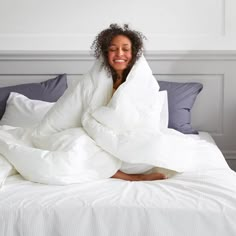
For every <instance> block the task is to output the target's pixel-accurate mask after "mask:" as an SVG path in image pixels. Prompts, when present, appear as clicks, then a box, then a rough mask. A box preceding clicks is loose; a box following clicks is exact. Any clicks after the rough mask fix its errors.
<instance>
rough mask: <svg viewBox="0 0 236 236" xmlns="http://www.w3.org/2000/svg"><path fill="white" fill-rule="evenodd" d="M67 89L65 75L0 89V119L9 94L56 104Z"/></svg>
mask: <svg viewBox="0 0 236 236" xmlns="http://www.w3.org/2000/svg"><path fill="white" fill-rule="evenodd" d="M66 89H67V76H66V74H62V75H58V76H57V77H56V78H53V79H49V80H46V81H43V82H40V83H28V84H19V85H13V86H8V87H0V119H1V118H2V116H3V114H4V112H5V108H6V102H7V99H8V97H9V94H10V93H11V92H16V93H20V94H23V95H25V96H26V97H28V98H30V99H33V100H42V101H46V102H56V101H57V100H58V99H59V98H60V97H61V96H62V94H63V93H64V91H65V90H66Z"/></svg>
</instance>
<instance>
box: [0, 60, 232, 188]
mask: <svg viewBox="0 0 236 236" xmlns="http://www.w3.org/2000/svg"><path fill="white" fill-rule="evenodd" d="M112 85H113V81H112V78H111V77H110V76H108V74H107V72H106V71H105V69H104V68H103V66H102V63H101V61H100V60H98V61H96V63H95V64H94V66H93V68H92V69H91V70H90V72H89V73H88V74H86V75H85V76H84V78H83V79H82V80H80V81H79V82H78V83H77V85H76V86H74V87H73V89H70V90H68V91H67V92H66V93H65V94H64V95H63V96H62V97H61V98H60V99H59V101H58V102H57V103H56V104H55V105H54V107H53V108H52V109H51V110H50V111H49V112H48V114H47V115H46V116H45V118H44V119H43V120H42V122H41V123H40V124H39V126H38V127H37V128H36V129H35V130H26V129H22V128H12V127H4V126H3V127H1V130H0V153H1V154H2V155H3V156H4V157H5V158H6V159H7V160H8V161H9V162H10V163H11V164H12V165H13V166H14V167H15V168H16V170H17V171H18V172H19V173H20V174H21V175H22V176H23V177H24V178H26V179H28V180H30V181H34V182H39V183H46V184H71V183H80V182H86V181H92V180H97V179H102V178H109V177H111V176H112V175H113V174H115V173H116V171H117V170H119V169H120V168H122V165H123V163H125V164H126V166H127V163H128V164H129V165H131V166H132V165H136V164H137V165H143V166H144V168H143V170H144V169H145V168H146V167H147V166H148V167H149V168H150V167H154V166H157V167H162V168H167V169H171V170H174V171H179V172H186V171H196V170H202V169H215V168H228V166H227V164H226V162H225V160H224V158H223V156H222V154H221V152H220V151H219V149H218V148H217V147H216V146H215V145H211V144H209V143H207V142H204V141H196V140H194V139H192V138H190V137H187V136H186V135H183V134H181V133H179V132H177V131H174V130H170V129H167V127H166V124H167V122H166V120H163V118H162V115H161V114H162V111H163V106H164V103H165V100H164V94H163V92H159V91H158V90H159V86H158V83H157V82H156V79H155V78H154V77H153V75H152V71H151V69H150V68H149V66H148V64H147V62H146V60H145V58H144V57H143V56H142V57H141V58H140V59H139V60H138V61H137V63H136V64H135V65H134V66H133V68H132V70H131V72H130V73H129V75H128V77H127V79H126V82H125V83H123V84H122V85H121V86H119V88H118V89H117V91H116V92H115V93H114V95H113V96H112ZM163 124H165V127H164V125H163ZM128 169H129V168H128ZM131 169H132V168H131ZM141 169H142V168H141Z"/></svg>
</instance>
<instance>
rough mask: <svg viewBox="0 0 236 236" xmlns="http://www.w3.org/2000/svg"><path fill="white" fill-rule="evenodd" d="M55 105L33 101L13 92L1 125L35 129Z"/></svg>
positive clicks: (0, 121)
mask: <svg viewBox="0 0 236 236" xmlns="http://www.w3.org/2000/svg"><path fill="white" fill-rule="evenodd" d="M53 105H54V103H50V102H45V101H40V100H31V99H29V98H27V97H26V96H24V95H22V94H19V93H15V92H11V93H10V95H9V97H8V99H7V104H6V110H5V113H4V115H3V117H2V119H1V120H0V125H9V126H15V127H25V128H29V127H34V126H36V125H37V124H38V123H39V122H40V121H41V120H42V118H43V117H44V116H45V114H46V113H47V112H48V110H49V109H51V108H52V106H53Z"/></svg>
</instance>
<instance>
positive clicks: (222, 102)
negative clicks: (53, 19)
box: [0, 51, 236, 163]
mask: <svg viewBox="0 0 236 236" xmlns="http://www.w3.org/2000/svg"><path fill="white" fill-rule="evenodd" d="M145 56H146V58H147V60H148V62H149V65H150V66H151V68H152V71H153V74H154V75H155V76H156V78H157V79H158V80H166V81H177V82H189V81H192V82H201V83H202V84H203V86H204V88H203V90H202V92H201V93H200V94H199V96H198V98H197V100H196V102H195V105H194V107H193V111H192V123H193V126H194V127H195V128H196V129H198V130H200V131H207V132H209V133H210V134H211V135H212V136H213V138H214V139H215V141H216V143H217V145H218V146H219V147H220V149H221V150H222V152H223V154H224V155H225V157H226V158H227V159H228V160H229V162H232V163H233V162H234V161H235V162H236V128H235V127H236V95H235V89H236V53H235V52H234V51H197V52H193V51H192V52H179V51H178V52H176V51H172V52H171V51H168V52H163V51H162V52H147V53H146V54H145ZM93 61H94V58H93V56H91V54H90V53H89V52H81V51H80V52H60V51H57V52H55V51H52V52H42V51H40V52H34V51H20V52H18V51H17V52H9V51H7V52H3V51H2V52H0V86H1V87H3V86H7V85H13V84H20V83H28V82H32V81H37V82H38V81H42V80H46V79H48V78H52V76H54V75H57V74H62V73H67V75H68V79H69V80H74V79H79V78H81V75H83V74H84V73H86V72H87V71H88V70H89V68H90V67H91V65H92V63H93Z"/></svg>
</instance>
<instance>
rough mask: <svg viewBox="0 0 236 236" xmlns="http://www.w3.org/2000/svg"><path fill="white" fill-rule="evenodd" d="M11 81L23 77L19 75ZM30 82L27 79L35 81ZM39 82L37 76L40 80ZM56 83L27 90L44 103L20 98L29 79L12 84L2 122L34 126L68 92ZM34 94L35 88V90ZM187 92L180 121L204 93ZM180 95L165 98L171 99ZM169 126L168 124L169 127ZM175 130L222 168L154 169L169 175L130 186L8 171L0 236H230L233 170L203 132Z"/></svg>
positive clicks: (235, 189) (235, 185)
mask: <svg viewBox="0 0 236 236" xmlns="http://www.w3.org/2000/svg"><path fill="white" fill-rule="evenodd" d="M15 77H19V78H21V76H20V75H17V76H14V78H15ZM35 77H37V76H35V75H34V76H32V75H31V78H34V79H33V80H34V81H33V82H35ZM39 77H40V78H38V77H37V79H38V80H39V81H42V79H41V76H39ZM72 77H76V76H72ZM55 79H56V80H58V79H59V80H60V83H62V84H60V83H59V84H60V86H59V87H56V88H55V84H53V85H52V84H51V82H52V81H51V80H45V81H44V82H43V83H46V84H47V85H49V83H50V85H51V86H46V87H47V88H50V89H52V90H49V91H47V93H44V96H45V97H43V95H42V93H38V94H35V93H33V94H34V95H35V96H40V98H41V100H44V102H42V101H41V100H40V101H39V100H37V99H38V98H35V97H31V98H28V97H27V96H26V95H27V94H25V91H26V90H27V89H28V88H29V86H31V87H30V88H31V89H32V84H30V85H29V83H28V81H27V83H26V82H24V83H22V84H21V83H19V82H17V84H19V85H20V86H19V87H17V88H16V87H15V88H14V89H16V90H14V91H13V92H12V87H11V92H12V93H11V96H10V97H8V98H7V101H8V102H7V104H6V107H5V110H4V113H3V117H2V119H1V125H2V126H5V125H6V124H7V125H11V126H20V127H24V126H34V125H35V124H37V122H39V120H40V119H42V118H43V116H44V115H45V114H46V112H47V111H48V110H49V109H50V108H51V107H52V106H53V105H54V102H56V100H57V99H58V98H59V97H60V96H62V94H63V92H64V90H66V89H67V88H66V87H67V85H65V84H64V82H65V81H66V80H65V76H64V74H61V75H59V76H57V77H56V78H54V80H53V81H55ZM76 79H78V78H76ZM73 80H74V78H73ZM15 81H16V80H15ZM2 82H4V81H2ZM31 82H32V79H31ZM4 83H6V84H4V86H6V85H9V81H6V80H5V82H4ZM73 83H74V82H73V81H70V83H69V87H70V86H72V87H73ZM15 84H16V83H15ZM160 84H161V83H160ZM34 85H36V84H34ZM37 85H38V81H37ZM44 85H45V84H44ZM56 85H57V86H58V83H56ZM177 85H178V86H179V85H180V84H176V83H172V82H171V83H170V82H169V81H167V82H166V83H162V86H163V87H162V88H163V90H168V89H170V90H171V89H173V87H174V88H175V89H174V90H173V91H176V86H177ZM187 85H188V86H189V83H188V84H187ZM198 85H199V84H198ZM11 86H12V84H11ZM44 87H45V86H44ZM2 88H3V85H2ZM26 88H27V89H26ZM183 88H185V90H186V83H182V84H181V89H183ZM0 89H1V88H0ZM34 89H36V90H40V87H37V86H36V87H35V88H34ZM191 89H192V90H191V94H194V96H193V98H192V99H190V100H191V101H189V104H188V105H189V106H190V107H189V110H188V113H187V114H185V116H187V118H186V117H185V118H186V119H189V115H190V113H191V109H192V106H193V104H194V102H195V100H196V97H197V96H198V94H199V96H201V90H202V88H201V87H197V88H196V84H191ZM203 89H204V88H203ZM2 91H3V90H2ZM4 91H5V89H4ZM180 91H181V92H180V94H183V91H182V90H180ZM188 91H189V90H188ZM8 92H9V91H8ZM44 92H45V91H44ZM26 93H27V92H26ZM169 93H170V92H169ZM2 94H3V93H2ZM22 94H24V96H22ZM48 94H50V98H49V97H48ZM178 94H179V93H175V94H174V95H173V96H174V98H170V99H176V96H178ZM54 95H55V96H54ZM29 96H31V95H29ZM35 99H36V100H35ZM174 105H175V104H172V106H174ZM169 109H170V107H169ZM183 110H184V111H183V112H186V109H183ZM16 112H17V114H18V116H17V117H16V116H15V114H16ZM182 121H183V120H177V121H176V122H177V123H178V122H182ZM185 122H186V120H185ZM175 124H176V123H175V120H173V123H172V124H169V125H172V126H173V125H175ZM178 127H182V128H183V126H178V125H177V126H175V129H178ZM179 131H181V132H185V133H186V134H185V135H186V136H188V137H191V138H192V139H195V140H202V141H204V142H206V143H208V144H210V145H211V146H212V147H213V148H214V149H216V150H217V152H218V153H219V156H220V157H217V158H221V157H222V159H221V161H220V162H219V163H222V166H219V165H217V168H211V169H207V168H206V169H204V168H203V169H202V170H201V169H199V170H198V171H187V172H184V173H178V172H175V171H171V170H168V169H165V168H159V169H158V170H159V171H161V172H163V173H165V174H166V175H167V176H168V178H167V179H165V180H160V181H143V182H129V181H122V180H118V179H111V178H108V179H103V180H96V181H91V182H87V183H78V184H69V185H47V184H40V183H34V182H32V181H29V180H26V179H24V178H23V177H22V176H21V175H19V174H18V173H17V172H15V171H14V170H13V171H11V172H10V174H9V173H8V176H7V178H6V179H5V181H4V182H3V184H2V188H1V190H0V226H1V227H0V235H4V236H5V235H26V236H27V235H35V236H37V235H86V236H90V235H96V236H97V235H102V236H105V235H140V236H141V235H165V236H168V235H214V236H215V235H235V233H236V225H235V224H234V219H235V217H236V173H235V172H234V171H233V170H231V169H230V168H229V167H228V165H227V164H226V162H225V160H224V158H223V155H222V153H221V151H220V150H219V148H218V147H217V145H216V143H215V141H214V139H213V138H212V135H211V134H210V133H209V132H205V131H200V132H198V130H197V129H196V128H193V127H192V125H190V124H189V123H188V122H187V123H186V126H185V127H184V129H182V130H179ZM1 148H2V147H1V146H0V150H1ZM213 160H214V159H213ZM0 164H2V163H1V162H0ZM203 164H204V162H203ZM213 166H214V165H213ZM0 167H1V165H0Z"/></svg>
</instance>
